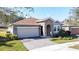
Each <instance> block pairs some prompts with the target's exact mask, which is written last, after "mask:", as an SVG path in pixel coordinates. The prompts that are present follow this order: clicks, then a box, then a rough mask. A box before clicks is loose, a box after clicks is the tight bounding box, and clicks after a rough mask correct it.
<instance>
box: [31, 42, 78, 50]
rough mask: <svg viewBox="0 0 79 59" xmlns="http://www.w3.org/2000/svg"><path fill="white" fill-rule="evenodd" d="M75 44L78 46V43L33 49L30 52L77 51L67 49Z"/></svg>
mask: <svg viewBox="0 0 79 59" xmlns="http://www.w3.org/2000/svg"><path fill="white" fill-rule="evenodd" d="M76 44H79V41H77V42H69V43H63V44H56V45H51V46H47V47H42V48H37V49H33V50H31V51H79V50H77V49H73V48H69V46H73V45H76Z"/></svg>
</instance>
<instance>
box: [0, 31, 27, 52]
mask: <svg viewBox="0 0 79 59" xmlns="http://www.w3.org/2000/svg"><path fill="white" fill-rule="evenodd" d="M0 37H4V38H6V31H5V30H2V31H1V30H0ZM27 50H28V49H26V48H25V47H24V45H23V43H22V42H21V41H20V40H15V39H14V40H11V41H3V42H0V51H27Z"/></svg>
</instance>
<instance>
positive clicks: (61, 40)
mask: <svg viewBox="0 0 79 59" xmlns="http://www.w3.org/2000/svg"><path fill="white" fill-rule="evenodd" d="M51 41H53V42H55V43H58V44H61V43H67V42H75V41H79V40H78V39H72V40H63V39H59V40H53V39H52V40H51Z"/></svg>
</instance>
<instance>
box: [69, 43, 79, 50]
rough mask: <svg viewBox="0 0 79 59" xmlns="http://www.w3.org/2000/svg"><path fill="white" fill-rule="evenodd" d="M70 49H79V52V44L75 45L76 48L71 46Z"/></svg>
mask: <svg viewBox="0 0 79 59" xmlns="http://www.w3.org/2000/svg"><path fill="white" fill-rule="evenodd" d="M69 48H74V49H78V50H79V44H77V45H74V46H70V47H69Z"/></svg>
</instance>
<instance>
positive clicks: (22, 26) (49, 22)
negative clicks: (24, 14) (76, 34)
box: [8, 17, 61, 38]
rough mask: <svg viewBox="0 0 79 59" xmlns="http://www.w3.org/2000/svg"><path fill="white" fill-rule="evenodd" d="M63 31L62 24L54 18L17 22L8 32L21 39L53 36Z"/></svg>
mask: <svg viewBox="0 0 79 59" xmlns="http://www.w3.org/2000/svg"><path fill="white" fill-rule="evenodd" d="M60 29H61V24H60V23H59V22H58V21H56V22H55V21H54V20H53V19H52V18H46V19H42V20H40V19H36V18H33V17H30V18H26V19H23V20H20V21H17V22H15V23H13V24H11V25H9V27H8V31H10V32H11V33H12V34H16V35H17V36H18V37H19V38H26V37H39V36H43V37H47V36H53V34H56V33H58V32H59V30H60Z"/></svg>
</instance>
